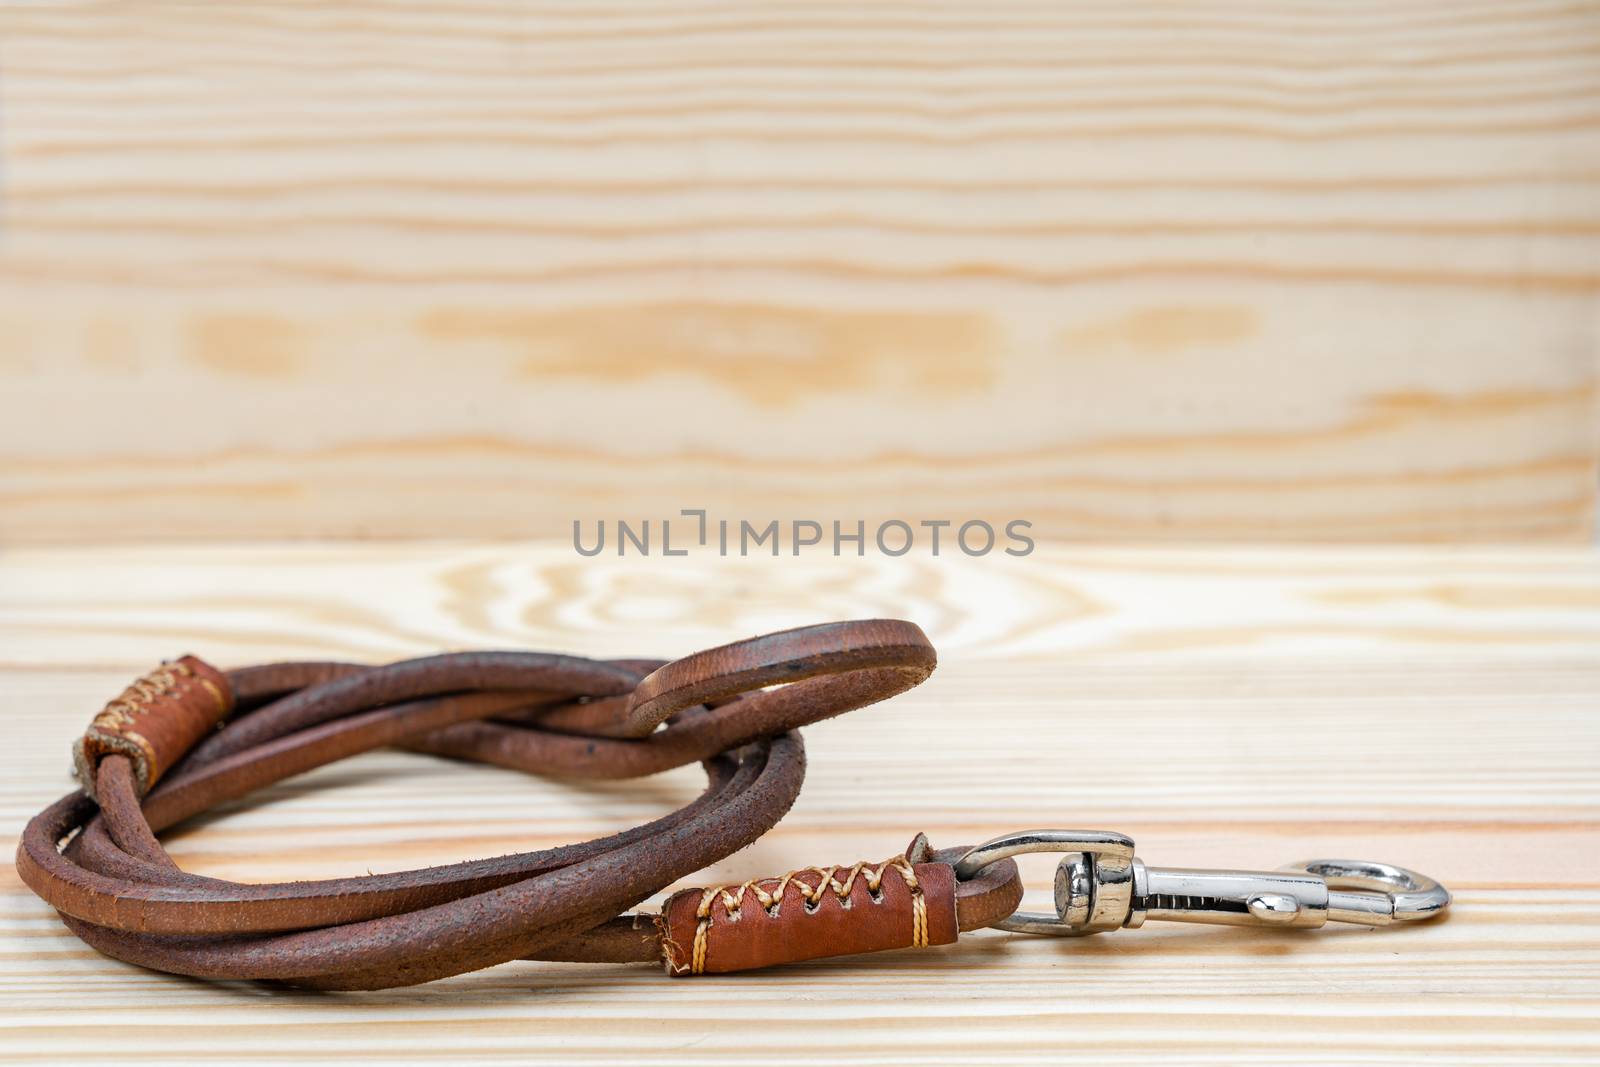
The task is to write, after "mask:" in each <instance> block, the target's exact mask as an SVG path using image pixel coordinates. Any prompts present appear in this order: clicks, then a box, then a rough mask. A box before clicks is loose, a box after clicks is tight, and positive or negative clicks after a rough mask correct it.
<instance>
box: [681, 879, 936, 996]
mask: <svg viewBox="0 0 1600 1067" xmlns="http://www.w3.org/2000/svg"><path fill="white" fill-rule="evenodd" d="M958 932H959V930H958V928H957V925H956V878H955V869H954V868H953V867H951V866H950V865H949V864H944V863H919V864H915V865H913V864H911V863H909V862H907V861H906V859H905V858H904V857H900V856H897V857H895V858H893V859H890V860H886V861H884V862H882V863H857V864H851V865H846V866H842V867H813V868H809V869H806V870H801V871H794V872H791V873H790V874H787V875H784V876H783V877H781V878H762V879H756V880H753V881H751V882H746V883H744V884H742V885H736V886H710V887H707V888H704V889H686V890H683V891H682V892H679V893H674V894H673V895H672V897H671V898H669V899H668V900H667V903H666V906H665V907H663V908H662V911H661V942H662V950H663V960H664V962H665V964H666V968H667V973H668V974H670V975H673V976H675V977H681V976H684V975H692V974H726V973H728V972H730V971H748V970H753V969H755V968H758V967H770V966H772V965H774V964H779V963H793V962H797V961H799V960H810V959H819V958H821V957H824V956H853V955H856V954H858V953H862V952H878V951H882V950H885V949H897V948H928V947H929V946H932V945H948V944H950V943H952V942H953V941H955V939H956V935H957V934H958Z"/></svg>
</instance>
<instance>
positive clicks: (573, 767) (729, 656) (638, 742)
mask: <svg viewBox="0 0 1600 1067" xmlns="http://www.w3.org/2000/svg"><path fill="white" fill-rule="evenodd" d="M934 663H935V659H934V651H933V647H932V646H931V645H930V644H929V643H928V639H927V638H926V637H925V636H924V635H923V633H922V631H921V630H920V629H918V628H917V627H916V626H915V625H913V624H912V623H908V622H900V621H895V620H872V621H864V622H846V623H835V624H828V625H822V626H809V627H804V628H802V629H798V630H789V631H786V632H783V633H776V634H769V635H767V636H764V637H757V638H753V639H751V640H748V641H741V642H738V643H736V644H732V645H727V646H724V647H722V648H716V649H712V650H709V651H706V652H700V653H697V654H695V655H691V656H688V657H686V658H684V659H680V660H677V661H675V662H672V663H658V662H647V661H640V660H614V661H598V660H590V659H582V658H579V657H574V656H560V655H547V654H542V653H533V652H469V653H456V654H450V655H441V656H430V657H427V658H424V659H414V660H407V661H404V662H401V663H394V664H390V665H388V666H384V667H362V666H357V665H353V664H344V663H279V664H271V665H267V666H260V667H246V668H243V669H241V670H236V671H231V672H228V673H223V672H221V671H218V670H216V669H215V668H213V667H211V666H209V665H207V664H205V663H204V662H202V661H200V660H198V659H195V658H193V657H188V656H186V657H184V658H182V659H180V660H177V661H175V662H173V663H169V664H165V665H163V666H162V667H161V668H160V669H158V670H157V671H155V672H153V673H152V674H151V675H148V676H146V677H145V678H143V679H141V680H140V681H138V682H136V683H134V685H133V686H131V687H130V688H129V689H128V691H127V692H125V693H124V694H123V695H122V696H121V697H119V698H118V699H117V700H115V701H113V702H112V703H111V704H110V705H108V707H107V709H106V710H105V711H103V712H102V713H101V714H100V715H99V716H98V717H97V718H96V719H95V720H94V723H93V724H92V725H91V727H90V729H89V732H88V733H87V734H86V735H85V737H84V738H83V739H82V740H81V741H80V742H79V744H78V748H77V769H78V773H79V775H80V778H81V780H82V783H83V786H84V788H83V790H82V791H80V792H76V793H73V794H71V795H69V796H67V797H64V798H62V799H61V800H60V801H58V802H57V803H55V804H53V805H51V806H50V807H49V808H47V809H46V810H45V811H43V812H41V813H40V814H39V815H38V816H36V817H35V818H34V819H33V821H32V822H31V823H29V825H28V828H27V830H26V832H25V833H24V835H23V838H22V842H21V845H20V847H19V848H18V852H17V867H18V871H19V872H20V873H21V875H22V878H23V879H24V881H26V882H27V884H28V885H29V886H30V887H32V888H33V890H34V891H35V892H36V893H38V894H39V896H41V897H43V898H44V899H45V900H46V901H47V902H48V903H49V904H50V905H51V906H53V907H54V908H56V909H57V910H58V911H59V912H60V913H61V916H62V918H63V920H64V921H65V922H66V924H67V926H68V927H69V928H70V929H71V930H72V931H73V932H74V933H75V934H77V935H78V936H79V937H80V938H82V939H83V940H84V941H86V942H88V943H89V944H90V945H92V946H93V947H95V948H96V949H99V950H100V951H101V952H104V953H106V954H107V955H110V956H115V957H117V958H118V959H122V960H126V961H128V962H130V963H137V964H141V965H143V966H146V967H152V968H155V969H157V970H163V971H171V972H174V973H178V974H187V975H195V976H199V977H204V978H250V979H279V980H284V981H289V982H293V983H295V984H297V985H305V986H314V987H319V988H324V989H378V988H384V987H388V986H399V985H410V984H413V983H417V982H425V981H429V980H431V979H435V978H442V977H445V976H447V975H452V974H460V973H462V972H464V971H471V970H476V969H478V968H481V967H488V966H491V965H493V964H496V963H501V962H504V961H506V960H511V959H517V958H531V959H547V960H577V961H590V962H607V963H618V962H635V961H640V962H643V961H657V962H662V963H664V964H665V966H666V968H667V970H668V972H669V973H672V974H699V973H707V972H719V971H730V970H740V969H744V968H747V967H755V966H764V965H767V964H772V963H781V962H785V961H789V960H803V959H811V958H815V957H820V956H826V955H840V954H844V953H852V952H864V951H871V950H875V949H887V948H902V947H910V946H920V945H935V944H947V943H950V942H953V941H954V940H955V939H956V935H957V932H958V931H959V930H970V929H975V928H978V927H982V926H988V925H990V924H992V923H994V922H997V921H999V920H1002V919H1004V918H1006V917H1007V916H1009V915H1010V914H1011V913H1012V912H1013V911H1015V910H1016V907H1017V904H1018V902H1019V900H1020V899H1021V894H1022V888H1021V883H1020V880H1019V877H1018V874H1017V869H1016V866H1015V864H1013V863H1010V862H1006V863H1003V864H998V865H996V866H994V867H993V868H991V869H990V870H988V871H986V872H984V874H983V876H982V877H980V878H977V879H973V880H970V881H967V882H962V883H959V884H958V882H957V879H956V878H955V875H954V871H953V869H952V866H951V864H952V863H953V862H954V860H955V859H956V858H957V857H959V856H960V855H961V854H962V853H963V852H964V851H965V850H963V849H951V850H945V851H943V852H934V851H933V850H931V849H930V848H929V847H928V845H927V842H926V840H925V839H923V838H922V837H921V836H920V835H919V837H918V839H917V840H916V841H914V842H913V844H912V847H911V849H909V850H908V851H907V852H906V853H905V854H903V855H900V856H896V857H893V858H892V859H890V860H888V861H886V862H884V863H876V864H854V865H851V866H849V867H831V868H808V869H806V870H802V871H798V872H793V873H791V874H788V875H785V876H784V877H783V878H781V879H761V880H757V881H755V882H749V883H745V884H744V885H743V886H739V887H711V888H710V889H706V890H687V891H684V892H681V893H679V894H677V895H675V896H674V897H672V898H671V899H670V900H669V901H668V902H667V906H666V908H665V909H664V911H663V913H662V915H660V916H642V915H632V916H630V915H623V914H622V913H623V912H626V911H627V910H628V909H629V908H632V907H634V906H635V905H637V904H639V903H640V902H642V901H643V900H645V899H647V898H648V897H650V896H652V895H654V894H655V893H657V892H659V891H660V890H661V889H662V888H663V887H665V886H667V885H669V884H671V883H672V882H674V881H677V880H678V879H680V878H683V877H685V876H687V875H689V874H692V873H693V872H695V871H697V870H699V869H701V868H702V867H705V866H707V865H708V864H711V863H714V862H716V861H717V860H720V859H722V858H724V857H726V856H728V855H730V854H732V853H733V852H735V851H737V850H739V849H741V848H743V847H744V846H746V845H748V844H750V843H752V842H753V841H755V840H756V839H757V838H758V837H760V836H761V835H762V834H764V833H765V832H766V831H767V830H769V829H771V827H772V826H773V825H774V824H775V823H777V821H778V820H779V819H780V818H782V817H783V815H784V814H785V813H786V812H787V811H788V810H789V807H790V805H791V804H793V803H794V800H795V797H796V796H797V795H798V794H799V791H800V785H801V781H802V779H803V777H804V774H805V754H804V749H803V747H802V744H801V741H800V735H799V734H798V733H797V732H796V730H797V728H798V727H801V726H805V725H808V724H810V723H813V722H817V721H819V720H821V719H826V718H830V717H832V716H834V715H839V714H842V713H844V712H847V711H850V710H853V709H855V708H859V707H862V706H864V705H867V704H871V703H874V702H876V701H879V700H883V699H885V698H887V697H891V696H894V695H895V694H897V693H900V692H903V691H904V690H906V689H909V688H911V687H912V686H915V685H917V684H918V683H919V682H921V681H922V680H923V679H924V678H926V677H927V676H928V675H929V673H930V672H932V670H933V668H934ZM768 687H775V688H768ZM383 745H402V746H404V747H406V748H410V749H415V750H418V751H423V752H432V753H437V754H440V755H445V756H450V757H454V758H457V759H466V760H477V761H481V762H484V763H492V764H496V765H498V766H502V767H510V768H514V769H517V770H522V771H529V772H532V773H537V774H544V775H551V776H555V777H564V778H591V779H592V778H632V777H637V776H640V775H646V774H653V773H655V772H657V771H662V770H666V769H668V768H671V767H678V766H681V765H683V764H686V763H690V762H695V761H700V762H702V763H703V765H704V767H705V770H706V774H707V777H708V779H709V784H708V786H707V789H706V791H705V792H704V793H703V794H702V795H701V796H700V797H699V798H698V799H696V800H695V801H693V802H692V803H690V804H688V805H686V806H685V807H683V808H681V809H679V810H678V811H676V812H673V813H672V814H670V815H667V816H665V817H663V818H661V819H657V820H656V821H654V822H651V823H648V824H646V825H643V826H639V827H636V828H634V829H632V830H627V831H625V832H623V833H619V834H614V835H612V836H610V837H605V838H600V839H597V840H593V841H587V842H584V843H582V844H578V845H571V846H568V847H565V848H557V849H550V850H545V851H540V852H526V853H520V854H517V855H511V856H500V857H496V858H493V859H484V860H474V861H470V862H466V863H458V864H452V865H448V866H441V867H430V868H426V869H422V870H413V871H405V872H401V873H397V874H381V875H370V876H367V877H361V878H337V879H330V880H322V881H306V882H290V883H285V884H265V885H251V884H242V883H237V882H229V881H225V880H222V879H216V878H203V877H199V876H196V875H191V874H186V873H184V872H183V871H181V870H179V868H178V866H177V865H176V864H175V863H174V862H173V861H172V859H171V858H170V857H169V856H168V855H167V853H166V851H165V850H164V849H163V848H162V847H161V844H160V842H159V841H158V840H157V837H156V835H157V834H158V833H159V832H160V831H162V830H165V829H168V828H170V827H172V826H174V825H176V824H178V823H180V822H182V821H183V820H185V819H188V818H190V817H192V816H194V815H198V814H199V813H201V812H204V811H207V810H208V809H211V808H214V807H216V806H217V805H218V804H221V803H223V802H225V801H229V800H233V799H236V798H238V797H241V796H244V795H245V794H247V793H250V792H252V791H253V790H256V789H259V788H261V787H262V786H266V785H270V784H272V783H274V782H278V781H281V780H283V779H284V778H287V777H290V776H291V775H295V774H299V773H301V772H303V771H307V770H310V769H312V768H314V767H320V766H323V765H325V764H328V763H332V762H334V761H336V760H340V759H344V758H346V757H348V756H353V755H355V754H356V753H359V752H365V751H367V750H369V749H373V748H377V747H379V746H383ZM69 838H70V840H68V839H69ZM64 840H66V841H67V844H66V847H65V848H64V849H63V848H61V847H60V846H61V842H62V841H64ZM619 916H620V917H619Z"/></svg>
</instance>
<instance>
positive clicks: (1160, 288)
mask: <svg viewBox="0 0 1600 1067" xmlns="http://www.w3.org/2000/svg"><path fill="white" fill-rule="evenodd" d="M0 89H3V92H0V108H3V114H0V147H3V152H4V155H3V159H0V174H3V180H4V216H3V225H4V241H3V243H0V538H4V539H5V540H6V541H8V542H11V543H18V542H30V541H31V542H47V541H59V540H63V539H71V540H107V539H127V538H135V539H152V538H153V539H190V540H195V539H206V538H218V537H223V538H230V537H249V538H262V537H273V536H316V535H328V536H349V535H363V536H376V537H412V536H526V535H538V536H562V535H564V534H565V533H566V531H567V530H568V529H569V528H570V523H571V521H572V520H573V519H575V518H584V519H592V518H595V517H599V516H616V515H619V514H625V515H629V516H634V517H638V516H643V515H659V514H672V513H675V512H676V511H677V509H679V508H682V507H696V506H704V507H709V508H712V509H713V510H716V511H720V512H722V513H725V514H733V515H738V516H740V517H749V518H752V519H763V520H764V519H765V518H767V517H779V518H820V519H824V520H827V519H831V518H841V519H849V520H853V519H855V518H864V519H868V520H874V519H881V518H883V517H887V516H901V517H907V518H957V519H960V518H966V517H983V518H988V519H991V520H994V519H1008V518H1013V517H1018V516H1021V517H1027V518H1030V519H1032V520H1033V521H1034V522H1035V523H1036V525H1037V528H1038V530H1039V532H1040V533H1041V534H1043V535H1045V536H1059V537H1074V538H1090V539H1128V538H1139V539H1188V540H1193V539H1239V538H1248V539H1254V540H1261V539H1274V540H1276V539H1283V540H1306V539H1315V540H1329V539H1333V540H1380V541H1381V540H1387V539H1397V538H1399V539H1418V540H1469V541H1470V540H1480V541H1481V540H1492V541H1506V540H1543V541H1578V540H1583V539H1585V538H1587V537H1588V536H1589V535H1590V534H1591V532H1592V527H1593V515H1594V505H1595V496H1596V489H1595V487H1596V480H1597V479H1596V474H1597V461H1596V456H1597V449H1600V444H1597V442H1600V418H1597V408H1600V405H1597V401H1596V381H1597V379H1600V374H1597V366H1596V355H1597V351H1600V349H1597V346H1596V343H1595V338H1596V336H1597V329H1600V319H1597V317H1596V311H1595V309H1596V306H1597V302H1596V295H1597V292H1600V272H1597V270H1596V266H1595V265H1596V263H1597V262H1600V212H1597V209H1596V204H1597V200H1596V193H1597V190H1600V136H1597V132H1600V103H1597V101H1600V14H1597V11H1596V8H1595V7H1594V6H1593V5H1591V4H1573V3H1569V2H1565V0H1526V2H1508V0H1492V2H1490V0H1464V2H1462V3H1458V4H1452V5H1450V7H1449V8H1448V9H1441V8H1440V7H1438V6H1437V5H1434V4H1428V3H1423V2H1421V0H1406V2H1403V3H1391V2H1388V0H1357V2H1355V3H1332V2H1326V0H1292V2H1290V3H1284V4H1271V3H1263V2H1259V0H1228V2H1225V3H1218V4H1208V5H1205V6H1204V7H1203V8H1198V9H1197V8H1195V7H1193V6H1192V5H1184V4H1177V3H1165V2H1163V3H1154V4H1141V5H1137V6H1134V7H1131V8H1130V7H1128V6H1126V5H1116V4H1110V3H1098V4H1070V5H1040V4H1029V3H1023V2H1020V0H1019V2H1007V3H1002V4H990V5H985V6H984V7H983V9H982V10H981V11H979V10H975V9H972V8H971V7H970V6H963V5H947V4H940V3H922V2H911V3H898V2H897V3H894V4H890V5H872V6H870V7H860V6H857V5H848V4H839V3H827V4H804V5H777V6H769V5H731V4H730V5H721V4H700V3H689V2H685V0H670V2H658V3H651V4H646V5H627V6H623V7H616V6H610V7H603V8H600V7H595V6H593V5H563V4H554V3H550V4H546V3H540V4H531V5H525V4H509V3H503V2H495V0H482V2H471V3H450V4H419V3H396V4H376V3H367V2H363V0H341V2H338V3H333V4H311V3H305V4H302V3H288V2H271V3H268V2H261V3H249V4H227V5H189V4H167V3H153V2H152V3H140V4H132V5H48V6H46V5H11V6H7V7H6V8H5V9H3V10H0ZM422 499H425V500H426V502H427V504H426V506H419V505H418V501H419V500H422Z"/></svg>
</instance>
